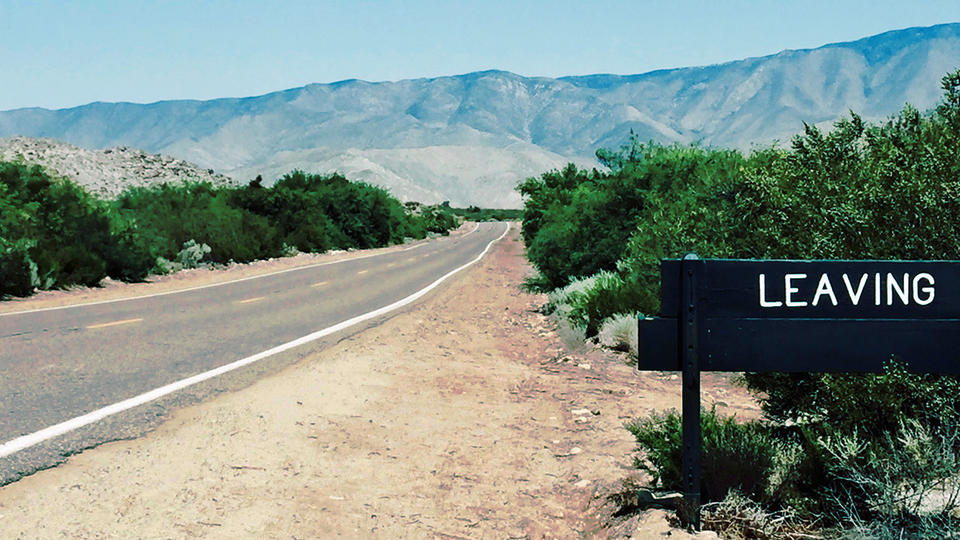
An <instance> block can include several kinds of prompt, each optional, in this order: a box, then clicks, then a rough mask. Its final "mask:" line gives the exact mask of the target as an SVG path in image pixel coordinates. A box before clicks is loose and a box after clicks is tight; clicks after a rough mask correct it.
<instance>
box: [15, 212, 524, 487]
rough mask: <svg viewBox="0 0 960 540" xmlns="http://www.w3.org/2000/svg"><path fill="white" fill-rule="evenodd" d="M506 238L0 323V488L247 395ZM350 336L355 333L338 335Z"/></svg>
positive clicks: (469, 237) (439, 245) (481, 238)
mask: <svg viewBox="0 0 960 540" xmlns="http://www.w3.org/2000/svg"><path fill="white" fill-rule="evenodd" d="M507 227H508V225H507V224H505V223H483V224H480V225H479V226H478V227H477V229H476V230H475V231H474V232H472V233H469V234H466V235H463V236H459V237H453V238H442V239H438V240H434V241H431V242H426V243H422V244H417V245H415V246H413V247H411V248H406V249H403V250H398V251H393V252H386V253H381V254H376V255H374V256H370V257H364V258H355V259H347V260H343V261H336V262H334V263H326V264H323V265H317V266H311V267H303V268H298V269H292V270H289V271H284V272H281V273H276V274H273V275H267V276H262V277H257V278H252V279H245V280H241V281H237V282H232V283H226V284H220V285H214V286H207V287H201V288H197V289H195V290H190V291H183V292H178V293H173V294H162V295H156V296H150V297H142V298H134V299H128V300H123V301H112V302H105V303H100V304H91V305H82V306H75V307H68V308H57V309H49V310H39V311H34V312H22V313H10V314H2V315H0V369H2V373H3V377H2V378H0V484H2V483H5V482H8V481H10V480H13V479H15V478H17V477H19V476H20V475H22V474H25V473H28V472H32V471H33V470H36V469H38V468H43V467H48V466H50V465H52V464H55V463H56V462H57V461H58V460H60V459H61V456H62V455H63V454H69V453H71V452H75V451H77V450H79V449H82V448H85V447H89V446H93V445H96V444H99V443H101V442H103V441H107V440H114V439H117V438H124V437H132V436H136V435H138V434H140V433H142V432H143V430H144V429H147V428H149V427H150V423H151V419H153V421H154V423H155V421H156V420H155V419H156V418H157V417H158V416H162V415H163V414H165V413H166V411H167V410H169V408H170V407H173V406H178V405H181V404H183V403H189V402H192V401H196V400H197V399H201V398H202V397H204V396H205V395H209V393H210V392H216V391H221V390H224V389H227V388H231V387H236V386H237V385H242V384H247V383H249V382H250V380H251V378H252V377H255V376H256V375H257V374H258V373H260V372H262V371H264V370H268V369H275V367H276V366H278V365H284V364H285V363H289V362H290V361H293V360H294V359H295V358H297V355H298V354H299V355H302V354H305V351H308V350H311V349H310V348H311V347H317V346H323V343H324V341H323V339H320V340H319V341H314V340H313V339H314V338H320V337H325V336H319V335H318V331H321V330H323V329H329V328H330V327H335V326H336V325H338V324H339V323H343V322H344V321H348V320H350V319H355V318H357V317H361V318H363V316H364V314H369V313H371V312H374V311H376V310H378V309H380V308H383V307H385V306H389V305H391V304H394V303H396V302H398V301H401V300H403V299H406V298H408V297H410V295H412V294H414V293H417V292H418V291H421V290H423V289H424V288H425V287H428V286H430V285H431V284H433V283H435V282H436V281H437V280H438V279H440V278H441V277H443V276H445V275H448V274H449V273H450V272H451V271H454V270H456V269H458V268H461V267H463V266H464V265H466V264H469V263H470V262H471V261H474V260H476V259H477V258H478V257H479V256H480V255H481V253H483V252H484V250H485V249H486V248H487V247H488V246H489V245H490V244H491V243H492V242H493V241H494V240H496V239H498V238H501V237H502V236H503V234H504V233H505V232H506V229H507ZM371 320H376V319H375V318H373V319H371ZM366 324H370V323H369V322H368V323H366ZM358 328H363V323H360V324H358V325H352V326H351V328H350V329H348V330H343V331H344V332H349V331H351V330H353V331H356V330H357V329H358ZM311 334H314V336H313V338H312V339H311V341H310V344H309V345H299V346H296V347H294V346H290V348H289V350H287V351H284V352H280V353H277V354H270V355H267V356H266V359H265V360H264V361H263V362H259V361H258V363H257V364H255V365H256V368H253V367H249V368H243V369H240V370H238V371H237V372H236V373H231V374H230V375H229V376H217V377H215V378H213V379H211V380H212V381H214V382H211V383H203V384H201V385H198V386H197V387H190V389H189V390H180V391H177V392H172V393H170V394H169V395H166V396H162V397H161V398H160V399H149V398H144V399H145V400H146V401H148V403H147V404H146V405H140V406H138V407H134V408H132V409H130V410H129V411H125V412H122V413H119V414H113V415H109V417H108V418H107V419H104V420H100V421H97V422H92V423H89V424H90V425H87V426H85V427H80V428H79V429H75V428H74V427H72V426H70V429H69V430H68V432H67V433H66V434H63V435H58V436H56V437H50V438H46V437H45V436H43V435H37V434H38V433H43V430H45V429H47V431H50V430H49V429H48V428H50V426H56V425H58V424H62V423H65V422H66V423H69V422H70V421H71V419H76V418H78V417H82V416H83V415H87V414H88V413H91V411H98V410H100V409H102V408H104V407H108V406H111V405H113V404H116V403H118V402H122V401H124V400H129V399H131V398H133V397H135V396H142V395H143V394H144V393H147V392H150V391H152V390H154V389H157V388H161V387H164V386H165V385H171V384H173V383H176V382H177V381H183V380H184V379H185V378H189V377H191V376H196V375H197V374H202V373H204V372H208V371H209V370H212V369H215V368H218V367H221V366H225V365H228V364H231V363H235V362H236V361H238V360H240V359H249V358H250V357H251V356H254V355H258V354H259V353H263V352H264V351H268V350H270V349H272V348H275V347H278V346H283V345H284V344H290V342H292V341H295V340H298V338H302V337H304V336H310V335H311ZM340 335H341V336H342V333H341V334H340ZM336 338H337V334H333V335H332V337H331V338H329V339H336ZM269 366H272V368H271V367H269ZM257 370H260V371H257ZM243 373H246V374H245V375H242V374H243ZM230 377H233V378H234V379H231V378H230ZM244 377H246V378H244ZM231 381H232V382H231ZM204 385H206V386H204ZM82 423H83V422H79V424H82ZM31 437H32V438H31ZM18 440H19V441H20V442H19V443H17V444H13V442H14V441H18ZM24 441H26V442H24Z"/></svg>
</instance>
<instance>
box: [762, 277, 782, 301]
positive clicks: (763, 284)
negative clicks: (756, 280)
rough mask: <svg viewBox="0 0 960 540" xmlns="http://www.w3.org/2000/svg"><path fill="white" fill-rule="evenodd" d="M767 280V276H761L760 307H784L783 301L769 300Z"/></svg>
mask: <svg viewBox="0 0 960 540" xmlns="http://www.w3.org/2000/svg"><path fill="white" fill-rule="evenodd" d="M766 278H767V276H765V275H763V274H760V307H780V306H782V305H783V302H781V301H779V300H777V301H770V300H767V293H766V289H767V283H766Z"/></svg>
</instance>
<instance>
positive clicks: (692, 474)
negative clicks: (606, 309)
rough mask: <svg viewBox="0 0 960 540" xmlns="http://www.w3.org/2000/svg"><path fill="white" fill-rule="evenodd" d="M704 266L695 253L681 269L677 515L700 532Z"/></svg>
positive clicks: (684, 258) (682, 262) (685, 260)
mask: <svg viewBox="0 0 960 540" xmlns="http://www.w3.org/2000/svg"><path fill="white" fill-rule="evenodd" d="M701 266H702V263H701V261H700V258H699V257H697V255H696V254H694V253H689V254H687V255H686V256H684V257H683V261H681V264H680V268H681V270H680V271H681V272H682V276H681V279H680V301H681V304H680V305H681V312H680V317H679V324H680V340H679V347H680V359H681V361H682V362H683V391H682V402H683V403H682V414H683V463H682V471H683V503H682V504H681V505H680V508H679V511H678V514H679V517H680V521H681V522H682V523H683V524H685V525H690V526H693V528H694V529H696V530H699V529H700V359H699V350H698V343H697V341H698V340H697V338H698V331H699V328H698V327H699V318H700V317H699V313H698V310H697V287H698V285H699V284H698V281H699V280H698V277H699V275H700V268H701Z"/></svg>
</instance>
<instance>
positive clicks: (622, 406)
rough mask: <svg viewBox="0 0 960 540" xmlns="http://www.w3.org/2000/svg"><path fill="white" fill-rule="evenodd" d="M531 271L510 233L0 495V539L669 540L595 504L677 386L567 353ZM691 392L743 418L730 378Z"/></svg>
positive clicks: (742, 396) (658, 515)
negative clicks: (384, 306) (358, 324)
mask: <svg viewBox="0 0 960 540" xmlns="http://www.w3.org/2000/svg"><path fill="white" fill-rule="evenodd" d="M527 272H529V268H528V267H527V265H526V263H525V262H524V260H523V253H522V246H521V244H520V242H519V240H518V239H517V233H516V230H515V229H514V231H513V232H511V234H510V235H509V236H508V237H507V238H506V239H504V240H503V241H501V242H500V243H499V244H497V246H496V247H495V248H494V249H493V250H492V251H491V253H490V254H489V255H488V256H487V257H486V258H485V259H484V260H483V261H482V262H481V263H479V264H478V265H477V266H475V267H473V268H472V269H470V270H468V271H466V272H464V274H462V275H460V276H458V277H457V278H456V279H455V280H454V281H453V282H452V283H451V284H449V285H446V286H444V287H442V288H441V290H439V291H438V292H436V293H434V294H432V295H431V296H429V297H428V298H427V299H426V300H425V301H424V302H422V303H420V304H418V305H417V306H415V307H414V308H412V309H410V310H409V311H407V312H405V313H402V314H400V315H397V316H396V317H393V318H392V319H390V320H388V321H387V322H385V323H384V324H382V325H381V326H379V327H376V328H373V329H370V330H368V331H365V332H362V333H359V334H357V335H355V336H353V337H351V338H348V339H346V340H344V341H343V342H341V343H339V344H338V345H336V346H334V347H331V348H329V349H326V350H323V351H319V352H315V353H313V354H310V355H309V356H307V357H306V358H304V359H303V360H301V361H300V362H298V363H297V364H296V365H294V366H291V367H290V368H287V369H286V370H284V371H282V372H280V373H278V374H276V375H274V376H271V377H268V378H266V379H263V380H261V381H259V382H257V383H255V384H254V385H252V386H251V387H249V388H247V389H244V390H241V391H238V392H235V393H232V394H227V395H222V396H219V397H216V398H214V399H211V400H210V401H208V402H206V403H204V404H201V405H198V406H194V407H190V408H187V409H183V410H181V411H179V412H178V413H176V414H175V415H174V416H173V418H172V419H171V420H170V421H168V422H166V423H165V424H164V425H162V426H161V427H160V428H158V429H157V430H156V431H154V432H153V433H151V434H149V435H147V436H146V437H144V438H142V439H139V440H135V441H126V442H118V443H111V444H108V445H104V446H102V447H100V448H97V449H95V450H91V451H87V452H84V453H82V454H80V455H78V456H74V457H73V458H71V459H70V460H69V461H68V462H67V463H66V464H64V465H63V466H61V467H58V468H56V469H52V470H48V471H43V472H40V473H38V474H36V475H33V476H31V477H28V478H25V479H23V480H20V481H19V482H16V483H14V484H11V485H8V486H6V487H4V488H0V537H4V538H7V537H18V536H23V537H38V536H40V537H94V536H117V537H133V536H144V537H157V536H163V537H169V536H173V537H183V536H209V537H224V538H227V537H287V538H289V537H296V538H304V537H330V536H333V535H341V536H346V537H428V538H477V537H492V538H541V537H562V538H569V537H583V536H588V537H596V536H600V537H615V536H624V535H634V536H637V537H641V538H647V537H650V536H652V535H655V536H659V535H661V534H665V533H669V534H670V535H671V537H672V538H676V537H683V536H684V535H685V533H683V532H682V531H678V530H675V529H673V530H671V529H670V528H669V526H668V525H667V523H666V521H665V519H664V513H663V512H659V511H649V512H647V513H645V514H642V515H639V516H631V517H628V518H612V517H611V513H612V511H613V508H612V505H611V504H610V503H609V502H608V500H607V497H608V496H609V495H611V494H613V493H616V492H617V491H619V490H621V486H622V483H623V482H624V481H625V480H627V481H629V479H631V478H634V479H636V475H637V474H638V473H637V472H636V471H634V470H632V469H631V462H632V452H633V450H634V447H635V445H634V443H633V441H632V439H631V437H630V434H629V433H628V432H627V431H626V430H625V429H623V424H624V423H625V422H627V421H629V420H631V419H633V418H634V417H636V416H639V415H644V414H648V413H649V412H650V411H653V410H657V409H664V408H671V407H679V403H680V397H679V395H680V394H679V393H680V388H679V381H678V380H677V379H676V378H675V377H674V376H673V375H670V374H654V373H646V374H638V373H637V372H636V371H635V370H633V368H631V367H630V366H628V365H626V364H625V363H624V362H623V360H622V358H619V357H617V356H616V355H614V354H610V353H605V352H598V351H594V352H589V353H586V354H579V355H569V354H566V353H564V351H563V350H562V347H561V345H560V340H559V338H558V336H557V335H556V333H555V331H554V328H553V324H552V323H551V321H550V320H549V319H547V318H545V317H543V316H542V315H540V314H539V313H537V312H536V309H537V308H538V307H539V306H540V305H541V303H542V302H543V300H544V299H543V298H542V297H538V296H535V295H529V294H526V293H522V292H521V291H520V290H519V288H518V285H519V284H520V282H521V281H522V279H523V278H524V277H525V274H526V273H527ZM703 391H704V396H705V402H706V404H707V405H709V403H710V402H711V401H717V402H721V404H720V407H719V408H720V410H723V411H724V412H728V413H732V412H735V413H737V414H738V415H740V416H747V417H752V416H756V414H757V408H756V405H755V404H754V403H753V401H752V400H751V399H750V397H749V395H747V393H746V392H745V391H744V390H742V389H740V388H738V387H736V386H733V385H731V384H729V381H727V380H726V378H724V377H714V376H711V375H709V374H708V375H707V376H705V377H704V380H703Z"/></svg>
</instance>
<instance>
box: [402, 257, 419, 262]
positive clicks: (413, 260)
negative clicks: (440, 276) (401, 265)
mask: <svg viewBox="0 0 960 540" xmlns="http://www.w3.org/2000/svg"><path fill="white" fill-rule="evenodd" d="M416 260H417V258H416V257H410V258H409V259H406V260H405V261H404V262H416Z"/></svg>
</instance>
